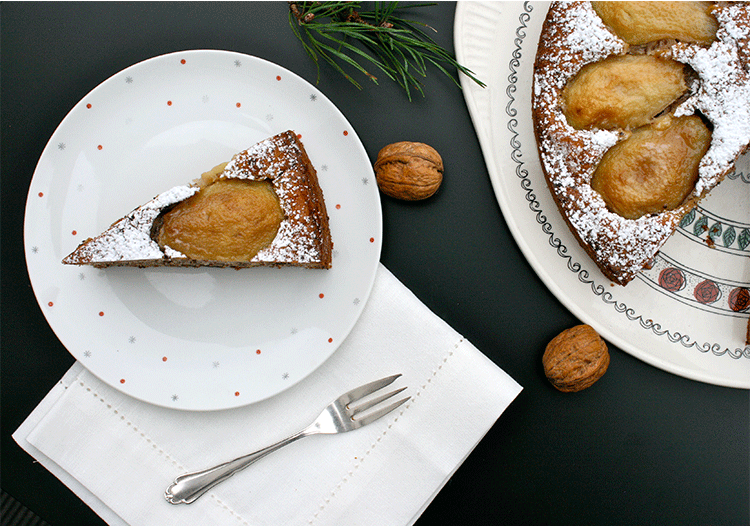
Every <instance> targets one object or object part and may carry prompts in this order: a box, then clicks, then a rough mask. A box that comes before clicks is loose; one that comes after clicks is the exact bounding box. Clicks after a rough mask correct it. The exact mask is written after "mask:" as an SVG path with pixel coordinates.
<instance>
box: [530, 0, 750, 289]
mask: <svg viewBox="0 0 750 526" xmlns="http://www.w3.org/2000/svg"><path fill="white" fill-rule="evenodd" d="M749 47H750V4H748V3H746V2H737V3H734V2H716V3H714V2H580V1H574V2H553V3H552V5H551V7H550V9H549V12H548V14H547V17H546V19H545V22H544V25H543V27H542V31H541V35H540V39H539V46H538V49H537V55H536V60H535V63H534V79H533V80H534V87H533V94H532V112H533V119H534V131H535V134H536V138H537V145H538V147H539V156H540V160H541V164H542V169H543V171H544V175H545V178H546V181H547V184H548V186H549V189H550V192H551V194H552V196H553V198H554V199H555V202H556V203H557V206H558V208H559V209H560V212H561V214H562V217H563V219H564V220H565V222H566V223H567V224H568V226H569V227H570V230H571V232H572V233H573V234H574V236H575V237H576V239H577V240H578V242H579V243H580V245H581V246H582V247H583V249H584V250H585V251H586V252H587V254H588V255H589V256H590V257H591V258H592V259H593V260H594V262H596V264H597V266H598V267H599V269H600V270H601V271H602V273H603V274H604V275H605V276H606V277H607V278H609V279H610V280H612V281H614V282H616V283H619V284H621V285H625V284H627V283H629V282H630V281H631V280H632V279H633V278H634V277H635V276H636V275H637V274H638V272H639V271H640V270H641V269H642V268H644V267H645V266H647V265H648V264H649V263H650V261H651V260H652V259H653V258H654V256H655V255H656V253H657V252H658V251H659V250H660V249H661V247H662V246H663V245H664V243H666V241H667V240H668V239H669V237H670V236H671V235H672V233H673V232H674V230H675V229H676V227H677V226H678V225H679V222H680V220H681V218H682V217H683V216H684V215H685V214H686V213H687V212H689V211H690V210H691V209H692V208H693V207H694V206H695V205H696V203H698V202H699V201H700V200H701V199H703V198H705V197H706V196H707V195H708V193H709V192H710V191H711V190H712V189H713V188H714V187H715V186H716V185H717V184H719V183H720V182H721V181H722V179H723V178H724V177H725V175H726V174H727V173H728V172H730V171H731V170H732V168H733V166H734V162H735V161H736V159H737V158H738V157H739V156H740V155H741V154H742V153H743V152H744V151H746V150H747V148H748V144H750V54H748V51H747V50H748V48H749Z"/></svg>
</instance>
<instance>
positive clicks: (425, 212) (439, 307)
mask: <svg viewBox="0 0 750 526" xmlns="http://www.w3.org/2000/svg"><path fill="white" fill-rule="evenodd" d="M454 10H455V5H454V4H452V3H440V4H439V5H437V6H434V7H430V8H427V9H423V10H422V11H421V13H422V14H421V15H419V17H420V20H423V21H424V22H427V23H428V24H429V25H431V26H432V27H434V28H435V29H437V34H436V36H435V38H436V40H437V41H438V42H439V43H440V44H441V45H443V46H444V47H446V48H447V49H448V50H450V51H453V15H454ZM0 16H1V18H0V20H1V24H2V26H1V28H0V29H1V38H2V40H1V42H0V58H1V60H2V70H1V72H0V75H1V77H0V82H2V94H1V96H2V98H1V103H2V115H1V123H2V165H1V168H2V176H1V177H2V237H1V241H2V242H1V243H0V245H1V246H2V289H1V291H2V297H1V302H2V303H1V306H2V312H1V321H2V489H3V491H4V492H7V493H8V494H9V495H10V496H11V497H12V498H14V499H16V501H18V502H19V503H20V504H21V505H23V506H25V507H26V508H28V509H30V510H31V511H33V512H34V513H36V514H37V515H38V516H39V517H41V518H42V519H43V520H44V521H46V522H48V523H49V524H51V525H53V526H63V525H79V526H85V525H96V524H102V522H101V520H100V519H99V518H98V517H97V516H96V515H95V514H94V513H93V512H92V511H91V510H90V509H89V508H88V507H87V506H86V505H85V504H83V503H82V502H81V501H80V500H79V499H78V498H77V497H76V496H75V495H74V494H73V493H71V492H70V491H69V490H68V489H67V488H66V487H65V486H64V485H62V484H61V483H60V482H59V481H58V480H57V479H56V478H54V477H53V476H52V475H50V474H49V473H48V472H47V471H46V470H45V469H44V468H43V467H41V466H40V465H39V464H36V463H35V462H34V461H33V459H32V458H31V457H29V456H28V455H27V454H26V453H25V452H23V451H22V450H21V449H20V448H19V447H18V446H17V445H16V443H15V442H14V441H13V440H12V439H11V437H10V435H11V433H12V432H13V431H15V429H16V428H17V427H18V426H19V425H20V424H21V422H22V421H23V419H24V418H25V417H26V416H27V415H28V414H29V413H30V412H31V410H32V409H33V408H34V407H35V406H36V405H37V404H38V403H39V401H40V400H41V399H42V398H43V396H44V395H45V394H46V393H47V392H48V391H49V390H50V389H51V388H52V386H53V385H54V384H55V382H56V381H57V380H58V379H59V378H60V377H61V376H62V375H63V373H64V372H65V371H66V370H67V369H68V367H69V366H70V365H72V363H73V358H72V357H71V356H70V354H69V353H68V352H67V351H66V349H65V348H64V347H63V346H62V345H61V344H60V342H59V341H58V340H57V338H56V337H55V335H54V334H53V332H52V330H51V329H50V328H49V326H48V325H47V323H46V321H45V319H44V317H43V316H42V313H41V311H40V310H39V307H38V305H37V303H36V300H35V298H34V295H33V292H32V290H31V286H30V283H29V278H28V274H27V272H26V267H25V262H24V251H23V219H24V206H25V202H26V194H27V191H28V188H29V183H30V181H31V177H32V175H33V172H34V168H35V166H36V163H37V161H38V159H39V156H40V155H41V153H42V150H43V149H44V146H45V145H46V143H47V141H48V139H49V137H50V136H51V134H52V133H53V131H54V130H55V128H56V127H57V126H58V125H59V124H60V122H61V121H62V120H63V118H64V117H65V115H66V114H67V113H68V111H70V109H71V108H72V107H73V106H74V105H75V104H76V103H77V102H78V101H79V100H80V99H81V98H82V97H83V96H84V95H86V94H87V93H88V92H89V91H90V90H91V89H93V88H94V87H96V86H97V85H98V84H99V83H101V82H103V81H104V80H106V79H107V78H108V77H110V76H111V75H113V74H115V73H117V72H119V71H120V70H122V69H124V68H126V67H128V66H131V65H133V64H135V63H137V62H139V61H142V60H145V59H148V58H150V57H153V56H156V55H161V54H164V53H169V52H173V51H178V50H185V49H203V48H212V49H226V50H232V51H238V52H242V53H247V54H250V55H255V56H258V57H261V58H264V59H267V60H269V61H272V62H275V63H277V64H279V65H281V66H283V67H285V68H287V69H289V70H291V71H293V72H295V73H297V74H298V75H300V76H302V77H303V78H305V79H306V80H308V81H310V82H312V83H315V80H316V70H315V66H314V65H313V63H312V62H311V61H310V59H309V58H308V57H307V56H306V55H305V54H304V52H303V50H302V48H301V46H300V44H299V42H298V41H297V40H296V39H295V38H294V36H293V35H292V33H291V30H290V28H289V26H288V22H287V5H286V3H285V2H276V3H210V4H206V3H187V4H186V3H137V4H131V3H33V2H30V3H7V2H5V3H3V4H2V5H1V6H0ZM318 88H319V89H320V90H321V91H322V92H323V93H324V94H325V95H326V96H327V97H328V98H330V99H331V100H332V101H333V103H334V104H336V106H338V108H339V109H340V110H341V111H342V112H343V113H344V115H345V116H346V118H347V119H348V120H349V121H350V122H351V123H352V125H353V127H354V129H355V130H356V131H357V134H358V135H359V137H360V138H361V140H362V142H363V143H364V146H365V148H366V150H367V152H368V154H369V155H370V157H371V158H372V159H373V161H374V159H375V157H376V155H377V152H378V151H379V150H380V148H382V147H383V146H385V145H386V144H389V143H392V142H396V141H402V140H410V141H419V142H425V143H427V144H430V145H432V146H433V147H434V148H436V149H437V150H438V151H439V152H440V153H441V154H442V155H443V158H444V161H445V180H444V183H443V185H442V187H441V189H440V191H439V192H438V194H437V195H435V196H434V197H432V198H430V199H429V200H427V201H424V202H419V203H407V202H401V201H396V200H393V199H390V198H386V197H384V198H383V220H384V242H383V252H382V262H383V264H384V265H385V266H386V267H388V268H389V269H390V270H391V272H393V274H395V275H396V277H398V278H399V279H400V280H401V281H402V282H403V283H404V284H405V285H406V286H407V287H408V288H410V289H411V290H412V291H413V292H414V293H415V294H416V295H417V297H419V298H420V299H421V300H422V301H423V302H424V303H425V304H426V305H427V306H428V307H429V308H431V309H432V310H433V311H434V312H435V313H436V314H437V315H438V316H440V317H442V318H443V319H444V320H445V321H446V322H448V323H449V324H450V325H451V326H453V327H454V328H455V329H456V330H457V331H458V332H460V333H461V334H463V335H464V336H465V337H466V338H467V339H469V340H470V341H471V342H472V343H474V345H476V346H477V347H478V348H479V349H480V350H481V351H482V352H484V353H485V354H486V355H487V356H488V357H489V358H490V359H492V360H493V361H494V362H495V363H496V364H497V365H499V366H500V367H501V368H503V369H504V370H505V371H506V372H508V373H509V374H510V375H511V376H512V377H513V378H514V379H516V380H517V381H518V382H519V383H520V384H521V385H522V386H523V387H524V390H523V392H522V393H521V394H520V396H519V397H518V398H517V399H516V400H515V401H514V402H513V403H512V404H511V406H510V407H509V408H508V410H507V411H506V412H505V413H504V414H503V415H502V416H501V418H500V419H499V420H498V422H497V424H496V425H495V426H494V427H493V428H492V429H491V430H490V432H489V433H488V434H487V436H486V437H485V439H484V440H483V441H482V442H481V443H480V444H479V445H478V447H477V448H476V450H475V451H474V452H473V453H472V454H471V455H470V456H469V458H468V459H467V460H466V462H465V463H464V464H463V466H462V467H461V468H460V469H459V470H458V472H457V473H456V474H455V475H454V477H453V478H452V479H451V480H450V481H449V482H448V484H447V485H446V486H445V488H444V489H443V490H442V491H441V492H440V493H439V495H438V496H437V497H436V499H435V500H434V501H433V503H432V504H431V505H430V506H429V507H428V508H427V510H426V511H425V513H424V515H423V516H422V517H421V518H420V519H419V521H418V522H417V524H418V526H428V525H444V524H446V525H447V524H476V525H490V524H491V525H505V524H510V525H516V524H518V525H521V524H532V525H550V524H562V525H565V524H576V525H582V524H587V525H598V524H602V525H613V524H626V525H636V524H649V525H656V524H659V525H665V524H675V525H678V524H679V525H683V524H691V525H702V524H705V525H740V526H742V525H748V524H749V523H750V491H749V487H750V468H749V461H750V458H749V457H750V450H749V444H750V404H749V402H750V395H749V394H748V391H743V390H736V389H729V388H722V387H716V386H712V385H706V384H701V383H698V382H694V381H691V380H686V379H683V378H680V377H677V376H674V375H672V374H669V373H666V372H663V371H661V370H658V369H655V368H653V367H651V366H649V365H646V364H645V363H642V362H640V361H638V360H636V359H635V358H633V357H631V356H630V355H628V354H626V353H624V352H622V351H620V350H619V349H617V348H614V347H610V350H611V354H612V358H611V360H612V361H611V365H610V369H609V371H608V372H607V374H606V375H605V376H604V377H603V378H602V380H600V381H599V382H598V383H597V384H596V385H595V386H594V387H592V388H591V389H589V390H587V391H583V392H581V393H577V394H562V393H559V392H557V391H555V390H554V389H553V388H552V387H551V386H550V385H549V384H548V383H547V381H546V380H545V378H544V376H543V372H542V370H541V354H542V352H543V350H544V347H545V345H546V343H547V342H548V341H549V340H550V339H551V338H552V337H553V336H555V335H556V334H557V333H558V332H560V331H561V330H563V329H565V328H567V327H569V326H571V325H574V324H576V323H577V320H576V319H575V318H574V317H573V316H572V315H571V314H570V313H569V312H568V311H567V309H565V307H563V306H562V305H561V304H560V303H559V302H558V301H557V299H555V297H554V296H552V294H551V293H550V292H549V291H548V290H547V289H546V287H545V286H544V285H543V284H542V282H541V281H540V280H539V279H538V278H537V276H536V274H535V273H534V272H533V270H532V269H531V267H530V266H529V265H528V263H527V262H526V260H525V259H524V257H523V255H522V254H521V252H520V251H519V249H518V247H517V246H516V244H515V242H514V241H513V239H512V237H511V234H510V232H509V230H508V228H507V226H506V224H505V222H504V220H503V216H502V214H501V212H500V209H499V207H498V205H497V202H496V200H495V197H494V193H493V190H492V186H491V184H490V180H489V176H488V174H487V169H486V166H485V164H484V159H483V157H482V153H481V150H480V147H479V143H478V140H477V137H476V134H475V131H474V128H473V126H472V123H471V119H470V116H469V113H468V111H467V109H466V105H465V102H464V98H463V94H462V93H461V91H460V90H459V89H458V88H456V87H455V86H454V85H453V84H452V83H451V82H450V81H449V80H448V79H447V78H445V77H444V76H442V75H441V74H440V73H439V72H437V71H436V70H432V71H431V73H430V75H429V77H428V78H427V79H426V80H425V91H426V98H424V99H423V98H421V97H419V96H417V97H416V98H415V100H414V101H413V102H411V103H410V102H408V101H407V100H406V97H405V96H404V95H403V93H402V92H401V91H399V88H398V87H397V86H396V85H395V84H392V83H391V82H390V81H387V80H383V81H382V82H381V85H380V86H374V85H370V84H368V85H365V89H364V90H363V91H358V90H356V89H355V88H353V87H352V86H351V85H349V84H348V83H347V82H346V81H345V80H343V79H342V78H341V77H339V76H338V75H337V74H335V73H333V72H332V70H330V69H329V68H328V67H327V66H324V67H322V70H321V76H320V82H319V84H318ZM5 501H6V498H5V496H4V502H5ZM9 502H10V501H9ZM18 516H19V515H18V514H16V515H15V517H16V518H14V519H13V520H14V521H15V523H16V524H21V522H18V521H19V520H20V519H18V518H17V517H18ZM3 524H6V522H5V519H4V522H3ZM384 526H386V525H384Z"/></svg>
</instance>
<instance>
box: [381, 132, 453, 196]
mask: <svg viewBox="0 0 750 526" xmlns="http://www.w3.org/2000/svg"><path fill="white" fill-rule="evenodd" d="M375 178H376V180H377V182H378V187H379V188H380V190H381V191H382V192H383V193H384V194H386V195H388V196H391V197H394V198H396V199H404V200H407V201H418V200H420V199H426V198H428V197H430V196H431V195H433V194H434V193H435V192H437V190H438V188H439V187H440V183H442V181H443V159H442V158H441V157H440V154H439V153H438V152H437V151H436V150H435V149H434V148H432V147H431V146H428V145H426V144H423V143H421V142H407V141H404V142H396V143H393V144H389V145H388V146H386V147H385V148H383V149H382V150H380V152H379V153H378V158H377V160H376V161H375Z"/></svg>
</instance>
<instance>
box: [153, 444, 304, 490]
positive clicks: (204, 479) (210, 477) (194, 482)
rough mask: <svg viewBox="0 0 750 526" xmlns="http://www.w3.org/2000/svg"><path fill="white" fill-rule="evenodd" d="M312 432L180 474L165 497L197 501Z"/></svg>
mask: <svg viewBox="0 0 750 526" xmlns="http://www.w3.org/2000/svg"><path fill="white" fill-rule="evenodd" d="M309 434H311V433H310V432H309V431H308V430H303V431H300V432H299V433H296V434H294V435H292V436H290V437H288V438H285V439H284V440H280V441H279V442H276V443H275V444H272V445H270V446H268V447H264V448H263V449H259V450H258V451H255V452H254V453H250V454H248V455H243V456H241V457H237V458H235V459H234V460H230V461H229V462H224V463H223V464H219V465H218V466H215V467H213V468H209V469H205V470H203V471H194V472H192V473H185V474H183V475H180V476H179V477H177V478H176V479H174V482H173V483H172V484H170V486H169V487H168V488H167V490H166V491H165V492H164V497H165V498H166V499H167V501H168V502H170V503H172V504H190V503H192V502H195V501H196V500H197V499H198V497H200V496H201V495H203V494H204V493H205V492H207V491H208V490H209V489H211V488H213V487H214V486H216V485H217V484H218V483H220V482H223V481H224V480H226V479H228V478H229V477H231V476H232V475H234V474H235V473H237V472H238V471H240V470H242V469H245V468H246V467H248V466H249V465H250V464H252V463H254V462H256V461H258V460H260V459H261V458H263V457H265V456H266V455H269V454H271V453H273V452H274V451H276V450H277V449H280V448H282V447H284V446H286V445H288V444H291V443H292V442H294V441H296V440H299V439H300V438H302V437H305V436H307V435H309Z"/></svg>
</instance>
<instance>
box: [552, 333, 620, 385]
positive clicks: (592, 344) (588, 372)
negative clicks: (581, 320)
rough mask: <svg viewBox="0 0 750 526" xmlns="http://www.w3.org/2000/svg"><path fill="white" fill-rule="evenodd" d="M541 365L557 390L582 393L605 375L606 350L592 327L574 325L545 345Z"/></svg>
mask: <svg viewBox="0 0 750 526" xmlns="http://www.w3.org/2000/svg"><path fill="white" fill-rule="evenodd" d="M542 365H543V366H544V374H545V375H546V376H547V379H548V380H549V381H550V382H551V383H552V385H554V386H555V387H556V388H557V389H558V390H560V391H563V392H575V391H581V390H583V389H586V388H587V387H591V386H592V385H593V384H594V382H596V381H597V380H598V379H599V378H601V377H602V375H603V374H604V373H605V372H607V367H609V351H608V350H607V344H606V343H604V340H602V338H601V337H600V336H599V334H597V332H596V331H595V330H594V329H593V328H592V327H591V326H589V325H576V326H575V327H571V328H570V329H566V330H564V331H563V332H561V333H560V334H558V335H557V336H555V338H554V339H553V340H552V341H551V342H549V343H548V344H547V348H546V349H545V350H544V356H542Z"/></svg>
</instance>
